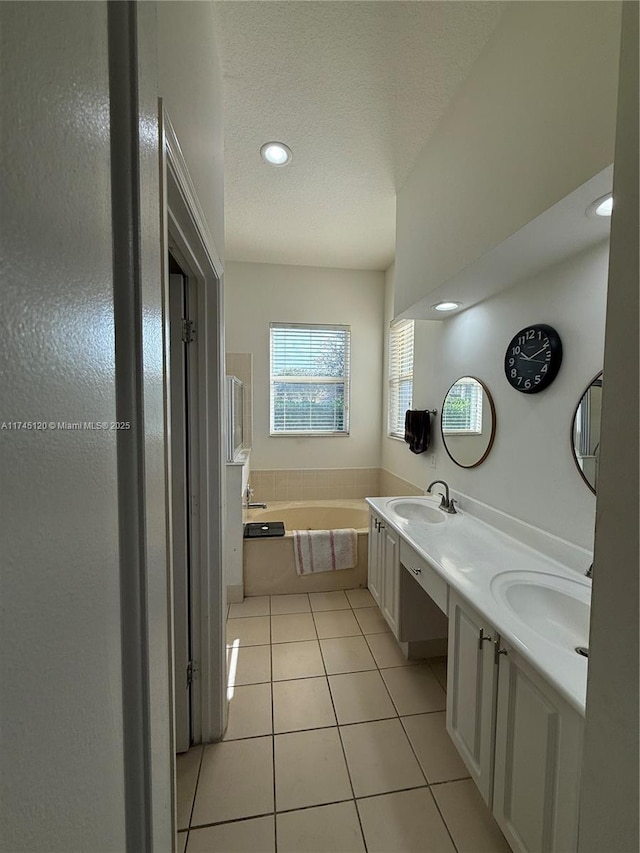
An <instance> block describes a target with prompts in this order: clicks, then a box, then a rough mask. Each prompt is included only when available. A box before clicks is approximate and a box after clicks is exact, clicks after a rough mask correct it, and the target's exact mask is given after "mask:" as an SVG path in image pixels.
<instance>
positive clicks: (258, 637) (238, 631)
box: [227, 616, 271, 646]
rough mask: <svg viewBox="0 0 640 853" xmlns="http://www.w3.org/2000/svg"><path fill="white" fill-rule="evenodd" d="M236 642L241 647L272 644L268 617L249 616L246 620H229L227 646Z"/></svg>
mask: <svg viewBox="0 0 640 853" xmlns="http://www.w3.org/2000/svg"><path fill="white" fill-rule="evenodd" d="M236 640H239V641H240V645H241V646H264V645H269V643H270V642H271V627H270V620H269V617H268V616H247V617H245V618H244V619H227V646H232V645H233V644H234V642H235V641H236Z"/></svg>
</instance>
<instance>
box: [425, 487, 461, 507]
mask: <svg viewBox="0 0 640 853" xmlns="http://www.w3.org/2000/svg"><path fill="white" fill-rule="evenodd" d="M438 483H440V485H441V486H444V495H443V494H442V492H436V494H437V495H440V496H441V498H442V500H441V501H440V509H443V510H444V511H445V512H448V513H449V514H451V515H453V514H454V513H455V511H456V508H455V505H454V504H455V500H454V499H453V498H449V486H448V485H447V484H446V483H445V481H444V480H434V481H433V483H429V485H428V486H427V488H426V489H425V492H424V493H425V495H426V494H431V489H432V488H433V487H434V486H436V485H438Z"/></svg>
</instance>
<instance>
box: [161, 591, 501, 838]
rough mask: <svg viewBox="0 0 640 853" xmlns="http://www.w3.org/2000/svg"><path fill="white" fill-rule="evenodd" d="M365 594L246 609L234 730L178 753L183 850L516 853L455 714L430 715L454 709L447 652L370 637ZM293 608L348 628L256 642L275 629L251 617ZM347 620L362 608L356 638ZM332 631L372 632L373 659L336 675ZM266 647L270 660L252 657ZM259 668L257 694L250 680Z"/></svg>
mask: <svg viewBox="0 0 640 853" xmlns="http://www.w3.org/2000/svg"><path fill="white" fill-rule="evenodd" d="M364 592H365V591H364V590H359V589H354V590H348V591H347V592H346V593H344V592H341V593H340V595H341V596H342V598H340V597H339V596H338V597H337V599H333V600H336V601H338V602H339V603H340V605H342V604H343V600H344V601H346V602H347V606H346V608H345V607H344V606H343V607H342V608H341V609H339V610H326V609H321V610H318V609H313V608H312V604H311V602H310V600H309V596H308V595H306V594H305V593H301V594H298V595H296V596H286V595H283V596H271V597H267V598H266V601H264V600H263V601H261V602H260V603H255V602H251V599H248V600H246V601H245V602H244V604H246V605H247V606H246V607H245V608H244V610H243V609H241V608H242V607H243V606H244V604H243V605H241V606H239V607H238V608H237V609H236V610H234V614H233V617H232V618H231V619H230V620H229V622H231V623H232V625H231V629H230V637H231V635H234V636H233V637H231V639H232V643H231V646H230V648H229V656H230V660H231V659H233V660H234V661H235V662H234V663H233V665H232V666H230V668H229V672H230V676H231V677H232V680H230V683H229V691H228V692H229V696H230V704H229V728H228V731H227V734H226V735H225V738H224V740H223V741H222V742H221V743H217V744H209V745H207V746H205V747H200V746H198V747H194V748H192V749H191V750H190V751H189V752H188V753H185V754H183V755H180V756H178V759H177V762H178V770H177V776H178V806H179V830H180V832H179V837H178V850H181V851H184V853H204V851H207V853H212V851H218V853H222V851H224V853H231V851H241V853H250V851H259V852H260V853H293V851H295V853H318V851H319V850H321V851H323V853H325V851H332V853H363V851H368V853H375V851H377V853H383V851H384V853H389V851H393V853H415V851H420V853H477V851H483V853H509V848H508V847H507V844H506V841H505V840H504V837H503V836H502V834H501V832H500V830H499V829H498V827H497V825H496V823H495V821H494V820H493V817H492V816H491V814H490V812H489V811H488V809H487V808H486V806H485V805H484V803H483V802H482V800H481V798H480V796H479V795H478V794H477V792H476V791H475V788H474V786H473V785H472V783H471V781H470V779H469V778H468V774H467V771H466V768H465V767H464V765H463V764H462V763H461V761H460V759H459V757H458V754H457V752H456V751H455V748H454V746H453V744H452V743H451V741H450V739H449V737H448V735H447V734H446V731H445V727H444V720H445V714H444V711H442V710H427V711H425V710H424V709H425V708H433V707H437V708H440V707H441V704H442V701H441V697H443V696H444V689H443V687H444V686H445V685H443V684H442V681H441V679H442V678H443V674H444V673H445V672H446V670H445V660H444V659H442V658H440V659H431V660H429V661H412V662H411V666H407V661H405V660H404V658H403V656H402V653H401V650H400V647H399V646H398V644H397V643H396V641H395V638H394V637H393V635H391V634H389V633H388V632H387V631H381V632H380V633H372V634H365V633H364V632H363V631H362V629H361V628H360V626H361V625H369V626H374V625H375V624H376V623H377V620H376V619H375V618H374V617H373V616H372V615H371V614H370V613H369V615H366V616H365V615H364V614H365V613H368V612H369V611H372V612H376V611H377V607H376V606H375V604H373V605H371V602H370V601H369V599H368V598H367V596H366V595H365V594H363V593H364ZM305 599H306V601H305ZM325 601H327V599H325ZM359 605H365V606H359ZM265 609H266V610H267V613H264V610H265ZM256 611H258V612H259V613H260V616H256V615H255V614H256ZM289 613H298V614H301V615H306V616H308V617H309V618H310V619H311V620H312V623H311V624H313V625H314V626H316V625H317V624H318V623H316V617H319V621H320V622H322V624H323V628H322V629H321V632H322V633H329V634H331V633H335V634H336V636H335V637H326V638H325V637H323V638H322V639H321V638H320V637H319V636H318V630H317V628H316V636H315V637H314V639H312V640H300V641H294V642H286V643H273V641H272V640H271V639H270V640H269V641H268V642H267V643H264V644H262V645H244V643H247V642H251V641H252V640H256V638H257V640H258V641H261V640H263V639H264V636H263V635H261V636H258V635H257V634H256V633H255V632H252V631H241V630H239V623H241V622H242V621H244V620H247V622H248V624H250V623H251V621H252V620H254V619H256V618H267V619H270V618H273V617H277V616H282V615H287V614H289ZM243 614H244V615H243ZM345 615H350V616H351V617H355V618H354V620H353V622H350V623H349V624H350V626H351V627H353V625H354V624H355V625H357V626H358V628H359V633H358V635H356V636H355V637H354V636H352V637H343V636H341V631H342V623H343V620H344V618H345ZM377 624H379V625H380V623H377ZM331 626H334V630H333V631H332V630H331ZM325 629H326V630H325ZM235 635H238V636H237V637H236V636H235ZM240 637H244V640H240ZM376 638H378V640H377V639H376ZM380 638H382V639H383V640H384V643H383V645H380V643H379V639H380ZM236 639H237V640H238V644H235V642H234V641H235V640H236ZM331 640H332V641H334V643H338V644H340V643H344V642H345V641H347V644H349V643H352V641H353V640H359V651H360V652H362V651H365V650H366V652H367V655H368V661H370V662H372V663H368V666H371V667H372V668H371V669H366V670H359V661H358V660H356V659H355V658H354V661H355V664H354V665H356V667H357V669H356V670H354V671H351V672H340V673H338V674H329V673H328V671H327V666H326V660H325V657H323V655H322V653H321V643H326V642H327V641H331ZM392 644H395V649H394V646H393V645H392ZM394 651H395V652H396V653H397V654H396V655H394V654H393V652H394ZM255 652H258V653H259V655H260V656H261V660H260V661H258V660H254V661H249V659H247V661H246V662H244V663H243V657H242V656H243V655H247V654H249V655H250V654H251V653H255ZM265 654H266V656H267V659H268V665H267V666H265V663H266V661H265V660H264V656H265ZM376 655H377V657H376ZM345 659H348V655H347V656H346V658H345V656H344V655H343V656H342V657H341V660H343V661H344V660H345ZM377 659H380V660H381V661H382V663H383V665H382V668H381V665H380V663H379V662H377ZM400 661H402V664H401V665H399V662H400ZM271 663H273V680H272V673H271ZM384 664H386V667H385V666H384ZM407 669H411V670H412V671H414V670H415V672H414V675H415V677H414V675H409V674H408V673H407ZM243 672H244V673H245V675H244V676H243ZM247 672H250V673H251V675H252V677H253V678H254V679H255V681H254V682H253V685H254V686H252V687H251V688H250V689H247V688H246V687H244V685H243V683H241V682H245V681H246V673H247ZM234 676H235V677H234ZM238 676H240V679H239V677H238ZM445 684H446V682H445ZM238 685H240V686H238ZM314 755H316V756H317V757H316V758H313V756H314ZM309 756H311V759H310V760H307V759H309ZM321 765H322V767H321ZM320 767H321V770H322V772H320V771H319V768H320Z"/></svg>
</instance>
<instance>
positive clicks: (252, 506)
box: [244, 483, 267, 509]
mask: <svg viewBox="0 0 640 853" xmlns="http://www.w3.org/2000/svg"><path fill="white" fill-rule="evenodd" d="M252 497H253V489H252V488H251V486H250V485H249V483H247V488H246V491H245V493H244V505H245V507H246V509H266V508H267V505H266V504H263V503H252V502H251V498H252Z"/></svg>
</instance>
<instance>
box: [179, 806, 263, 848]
mask: <svg viewBox="0 0 640 853" xmlns="http://www.w3.org/2000/svg"><path fill="white" fill-rule="evenodd" d="M275 849H276V839H275V825H274V816H273V815H269V816H268V817H254V818H251V820H239V821H236V822H235V823H221V824H219V825H218V826H207V827H205V828H204V829H192V830H191V832H190V833H189V848H188V851H187V853H274V851H275Z"/></svg>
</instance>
